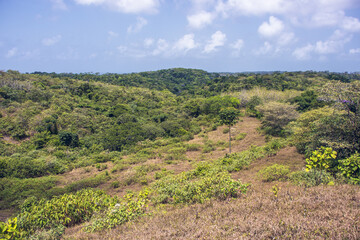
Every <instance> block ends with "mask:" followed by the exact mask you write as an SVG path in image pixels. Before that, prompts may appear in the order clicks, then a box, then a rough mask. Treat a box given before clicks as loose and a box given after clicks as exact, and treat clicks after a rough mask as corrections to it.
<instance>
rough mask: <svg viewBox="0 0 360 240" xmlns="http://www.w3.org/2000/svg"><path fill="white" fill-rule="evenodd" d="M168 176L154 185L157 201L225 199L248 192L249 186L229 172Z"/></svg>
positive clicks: (187, 201)
mask: <svg viewBox="0 0 360 240" xmlns="http://www.w3.org/2000/svg"><path fill="white" fill-rule="evenodd" d="M203 170H205V171H204V172H203V174H204V175H202V176H201V175H196V174H194V172H191V171H190V172H188V173H181V174H179V175H176V176H167V177H164V178H162V179H160V180H158V181H156V182H155V183H154V184H153V185H152V189H153V190H154V194H153V200H154V201H155V202H156V203H172V204H176V203H196V202H199V203H203V202H204V201H206V200H209V199H211V198H216V199H218V200H225V199H227V198H230V197H237V196H239V195H240V194H241V193H246V190H247V186H246V185H243V184H241V182H239V181H236V180H233V179H232V178H231V176H230V174H229V173H227V172H214V171H207V170H206V168H205V169H203Z"/></svg>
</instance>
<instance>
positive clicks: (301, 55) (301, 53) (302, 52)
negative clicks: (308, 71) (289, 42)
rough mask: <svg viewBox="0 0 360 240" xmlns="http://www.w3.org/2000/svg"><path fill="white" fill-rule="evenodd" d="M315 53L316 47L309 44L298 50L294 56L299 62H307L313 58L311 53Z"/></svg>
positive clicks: (294, 52)
mask: <svg viewBox="0 0 360 240" xmlns="http://www.w3.org/2000/svg"><path fill="white" fill-rule="evenodd" d="M312 51H314V46H313V45H311V44H308V45H306V46H304V47H301V48H296V49H295V50H294V51H293V53H292V55H293V56H294V57H296V58H297V59H298V60H307V59H310V57H311V52H312Z"/></svg>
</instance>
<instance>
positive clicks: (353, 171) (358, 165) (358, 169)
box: [338, 153, 360, 184]
mask: <svg viewBox="0 0 360 240" xmlns="http://www.w3.org/2000/svg"><path fill="white" fill-rule="evenodd" d="M338 168H339V171H340V173H341V174H342V175H343V176H344V177H346V178H348V179H349V180H350V182H352V183H355V184H358V183H360V154H359V153H356V154H353V155H352V156H350V157H349V158H346V159H343V160H339V166H338Z"/></svg>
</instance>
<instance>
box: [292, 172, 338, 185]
mask: <svg viewBox="0 0 360 240" xmlns="http://www.w3.org/2000/svg"><path fill="white" fill-rule="evenodd" d="M289 179H290V181H291V182H292V183H293V184H295V185H299V186H304V187H313V186H317V185H320V184H332V183H333V182H334V179H333V177H332V176H331V174H330V173H328V172H326V171H323V170H318V169H311V170H309V171H304V170H303V171H297V172H292V173H291V174H290V175H289Z"/></svg>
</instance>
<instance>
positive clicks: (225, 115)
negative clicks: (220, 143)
mask: <svg viewBox="0 0 360 240" xmlns="http://www.w3.org/2000/svg"><path fill="white" fill-rule="evenodd" d="M219 117H220V123H221V124H223V125H227V126H228V127H229V153H231V127H232V126H234V125H235V124H236V123H237V122H238V120H239V117H240V111H239V110H238V109H236V108H233V107H228V108H224V109H221V110H220V112H219Z"/></svg>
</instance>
